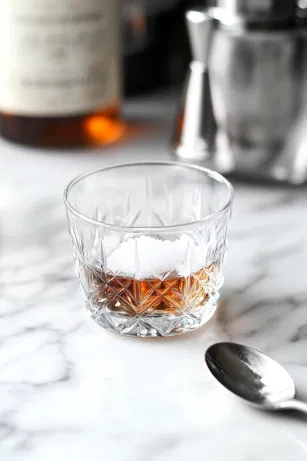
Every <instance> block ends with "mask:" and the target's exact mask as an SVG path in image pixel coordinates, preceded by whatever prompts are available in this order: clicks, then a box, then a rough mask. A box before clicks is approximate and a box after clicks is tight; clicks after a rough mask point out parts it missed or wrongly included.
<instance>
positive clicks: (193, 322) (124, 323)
mask: <svg viewBox="0 0 307 461" xmlns="http://www.w3.org/2000/svg"><path fill="white" fill-rule="evenodd" d="M218 298H219V295H218V294H215V295H214V296H212V297H211V298H210V299H209V300H208V301H207V302H206V304H205V305H204V306H199V308H198V309H197V311H194V312H188V313H182V314H180V315H178V314H165V313H163V314H152V315H146V316H145V315H140V316H137V317H130V316H125V315H123V314H122V313H116V312H111V311H109V310H108V309H99V311H98V310H97V309H96V308H93V307H92V306H91V305H90V304H87V308H88V310H89V312H90V314H91V317H92V318H93V319H94V320H95V322H96V323H98V325H100V326H102V327H103V328H105V329H106V330H109V331H111V332H112V333H117V334H119V335H123V336H134V337H142V338H150V337H158V336H162V337H168V336H176V335H180V334H182V333H188V332H190V331H193V330H196V329H197V328H199V327H201V326H202V325H204V324H205V323H207V322H208V320H209V319H210V318H211V317H212V316H213V314H214V313H215V311H216V306H217V300H218Z"/></svg>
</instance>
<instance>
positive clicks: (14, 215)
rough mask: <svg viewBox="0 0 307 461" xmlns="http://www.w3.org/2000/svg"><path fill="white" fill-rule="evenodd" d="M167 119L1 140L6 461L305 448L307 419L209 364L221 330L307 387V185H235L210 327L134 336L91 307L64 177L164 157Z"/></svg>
mask: <svg viewBox="0 0 307 461" xmlns="http://www.w3.org/2000/svg"><path fill="white" fill-rule="evenodd" d="M144 107H145V108H146V104H143V105H142V104H141V105H140V106H139V111H140V112H141V111H142V112H143V113H146V110H145V109H144ZM157 110H158V109H157V108H155V114H156V112H157ZM137 112H138V107H135V106H132V107H131V113H137ZM169 115H171V113H170V112H169ZM166 121H167V117H166ZM161 125H164V126H152V127H151V128H149V129H148V130H145V131H144V133H143V134H142V135H141V136H140V137H139V138H138V139H134V140H131V141H129V142H128V143H127V144H123V145H121V146H119V147H116V148H113V149H109V150H107V151H106V152H104V153H97V152H96V153H82V152H81V153H78V154H74V155H73V154H66V153H62V154H60V155H59V154H58V153H53V154H50V153H49V154H48V153H43V152H40V151H34V150H27V149H24V148H20V147H16V146H12V145H9V144H6V143H5V142H1V144H0V150H1V157H2V162H1V163H2V194H1V202H0V219H1V258H0V290H1V301H0V302H1V309H0V459H1V460H3V461H17V460H18V461H19V460H31V461H49V460H54V459H59V460H66V459H69V460H70V459H73V460H74V461H81V460H82V461H83V460H85V459H91V460H92V461H98V460H101V459H107V460H108V461H143V460H148V461H149V460H150V461H151V460H152V461H166V460H179V461H181V460H182V461H185V460H187V459H193V460H204V459H210V461H225V460H226V459H227V460H228V459H229V460H233V459H235V460H236V461H289V460H293V461H294V460H295V461H303V460H304V461H305V460H306V459H307V437H306V430H307V429H306V428H307V421H306V420H303V419H300V418H298V417H296V418H292V417H291V418H290V417H281V415H270V414H263V413H259V412H256V411H255V410H253V409H250V408H249V407H246V406H245V405H243V404H242V403H241V402H239V401H237V400H236V399H235V398H233V397H232V396H230V395H229V394H228V393H227V392H226V391H225V390H224V389H222V388H221V387H219V386H218V385H217V384H216V383H215V382H214V381H213V379H212V378H211V377H210V376H209V374H208V372H207V371H206V370H205V367H204V363H203V354H204V351H205V349H206V347H207V346H209V345H210V344H212V343H213V342H215V341H218V340H223V339H230V340H235V341H238V342H244V343H247V344H249V345H251V346H254V347H257V348H259V349H261V350H263V351H264V352H267V353H270V354H271V355H272V356H273V357H274V358H276V359H278V360H280V361H281V362H282V363H283V364H284V365H285V366H286V367H287V368H288V370H289V371H291V372H292V373H293V375H294V377H295V379H296V382H297V385H298V388H299V390H300V393H301V396H302V397H303V398H306V399H307V384H306V382H307V381H306V377H307V354H306V351H307V283H306V267H307V245H306V236H307V220H306V212H307V189H306V188H299V189H290V188H283V187H272V186H266V185H253V186H251V185H248V184H245V185H244V184H240V183H235V184H234V185H235V193H236V195H235V207H234V214H233V219H232V226H231V233H230V238H229V251H228V258H227V266H226V270H225V286H224V288H223V290H222V297H221V305H220V308H219V310H218V312H217V314H216V315H215V317H214V318H213V319H212V320H211V321H210V322H209V324H208V325H207V326H205V327H204V328H202V329H200V330H198V331H197V332H194V333H192V334H188V335H186V336H182V337H178V338H172V339H163V340H133V339H127V338H121V337H118V336H114V335H111V334H109V333H108V332H106V331H104V330H102V329H100V328H99V327H98V326H96V325H95V324H94V323H93V322H92V321H91V320H90V319H88V317H87V314H86V312H85V309H84V306H83V300H82V297H81V293H80V290H79V287H78V284H77V281H76V278H75V274H74V271H73V264H72V254H71V249H70V246H69V241H68V233H67V224H66V217H65V210H64V206H63V203H62V192H63V189H64V186H65V184H66V183H67V182H68V181H69V180H70V179H71V178H72V177H73V176H75V175H76V174H78V173H79V172H81V171H83V170H86V169H90V168H93V167H96V166H101V165H108V164H111V163H117V162H121V161H124V160H140V159H151V158H155V159H163V158H164V159H165V158H167V157H168V154H167V150H166V139H167V133H168V130H169V124H168V123H165V122H163V123H162V124H161Z"/></svg>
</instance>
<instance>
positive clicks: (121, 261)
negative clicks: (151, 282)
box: [106, 235, 206, 278]
mask: <svg viewBox="0 0 307 461" xmlns="http://www.w3.org/2000/svg"><path fill="white" fill-rule="evenodd" d="M205 259H206V254H205V251H204V248H203V247H201V246H200V245H197V244H195V242H194V241H193V240H192V239H189V238H187V237H186V236H182V237H180V238H179V239H177V240H174V241H171V240H159V239H157V238H154V237H149V236H145V235H143V236H141V237H136V238H129V239H128V240H126V241H124V242H122V243H121V244H120V245H119V246H118V247H117V248H116V249H115V250H113V251H112V252H111V253H110V254H109V255H108V256H107V260H106V262H107V268H108V269H109V270H110V271H111V272H113V273H121V274H122V275H126V276H128V277H135V278H151V277H161V276H163V275H164V274H166V273H168V272H176V273H177V274H178V275H180V276H188V275H190V274H192V273H195V272H198V271H199V270H201V269H202V268H203V266H204V263H205Z"/></svg>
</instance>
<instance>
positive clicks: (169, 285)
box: [82, 264, 218, 317]
mask: <svg viewBox="0 0 307 461" xmlns="http://www.w3.org/2000/svg"><path fill="white" fill-rule="evenodd" d="M82 270H83V276H84V280H85V281H86V284H87V288H86V291H87V296H88V297H89V301H90V308H91V309H94V311H95V314H97V313H98V311H99V310H100V309H108V310H109V311H111V312H118V313H121V314H124V315H126V316H129V317H135V316H138V315H142V314H144V315H147V314H148V315H155V314H162V313H163V314H175V315H176V313H180V314H182V313H183V312H193V311H197V310H198V308H200V307H202V306H204V305H205V304H206V302H207V300H208V296H209V294H210V293H212V291H213V290H214V288H215V286H216V274H217V272H218V271H217V267H216V265H214V264H211V265H210V266H208V267H205V268H203V269H201V270H200V271H198V272H196V273H194V274H191V275H189V276H186V277H184V276H179V275H178V274H176V273H171V274H168V275H167V276H166V277H165V278H164V279H163V280H161V279H157V278H146V279H141V280H137V279H135V278H131V277H130V278H129V277H124V276H118V275H116V276H114V275H110V274H107V273H105V272H103V271H101V270H99V269H97V268H95V267H93V266H88V265H87V266H83V269H82ZM83 288H84V287H83Z"/></svg>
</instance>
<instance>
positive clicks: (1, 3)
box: [0, 0, 120, 116]
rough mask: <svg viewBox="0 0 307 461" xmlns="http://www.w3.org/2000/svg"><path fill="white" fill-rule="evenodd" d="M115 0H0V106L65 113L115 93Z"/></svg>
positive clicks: (112, 98) (106, 101)
mask: <svg viewBox="0 0 307 461" xmlns="http://www.w3.org/2000/svg"><path fill="white" fill-rule="evenodd" d="M119 63H120V50H119V2H118V0H0V110H1V111H3V112H9V113H13V114H18V115H30V116H44V115H46V116H61V115H63V116H65V115H71V114H82V113H86V112H90V111H91V110H93V109H99V108H103V107H106V106H110V105H112V104H114V103H115V102H116V100H118V98H119V93H120V65H119Z"/></svg>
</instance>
